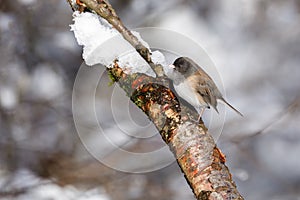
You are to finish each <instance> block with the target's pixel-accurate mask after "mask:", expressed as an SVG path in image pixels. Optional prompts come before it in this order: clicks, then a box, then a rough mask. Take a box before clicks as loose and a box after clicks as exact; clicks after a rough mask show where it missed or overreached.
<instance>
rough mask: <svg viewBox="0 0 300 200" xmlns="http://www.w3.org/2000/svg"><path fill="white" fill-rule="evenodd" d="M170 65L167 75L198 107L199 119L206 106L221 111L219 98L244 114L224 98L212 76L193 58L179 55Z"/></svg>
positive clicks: (196, 107) (184, 97)
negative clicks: (218, 107) (218, 105)
mask: <svg viewBox="0 0 300 200" xmlns="http://www.w3.org/2000/svg"><path fill="white" fill-rule="evenodd" d="M170 67H171V68H172V69H173V70H171V72H170V73H168V74H167V75H168V77H169V78H170V79H171V80H172V81H173V86H174V89H175V91H176V93H177V94H178V95H179V96H180V97H181V98H183V99H184V100H185V101H187V102H188V103H189V104H191V105H192V106H193V107H194V108H195V109H196V111H197V112H198V114H199V118H198V121H199V120H200V118H201V116H202V114H203V112H204V110H205V108H210V106H212V107H213V108H214V109H215V110H216V111H217V113H219V111H218V109H217V104H218V102H217V100H221V101H223V102H224V103H225V104H227V105H228V106H229V107H230V108H232V109H233V110H234V111H235V112H237V113H238V114H239V115H241V116H243V115H242V113H240V112H239V111H238V110H237V109H235V108H234V107H233V106H232V105H230V104H229V103H228V102H227V101H226V100H225V99H224V98H223V95H222V94H221V92H220V91H219V89H218V88H217V86H216V84H215V83H214V81H213V80H212V78H211V77H210V76H209V75H208V74H207V73H206V72H205V71H204V70H203V69H202V68H201V67H200V66H199V65H197V64H196V63H195V62H194V61H193V60H192V59H190V58H187V57H179V58H177V59H176V60H175V61H174V63H173V64H172V65H170Z"/></svg>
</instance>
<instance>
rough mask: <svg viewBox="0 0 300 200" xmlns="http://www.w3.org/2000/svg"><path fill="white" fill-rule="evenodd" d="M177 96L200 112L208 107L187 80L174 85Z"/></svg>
mask: <svg viewBox="0 0 300 200" xmlns="http://www.w3.org/2000/svg"><path fill="white" fill-rule="evenodd" d="M174 88H175V90H176V92H177V94H178V95H179V96H180V97H181V98H183V99H184V100H186V101H187V102H188V103H189V104H191V105H192V106H194V107H195V109H196V110H197V111H198V110H199V109H200V108H201V107H207V106H208V105H207V104H206V103H205V102H204V100H203V98H202V97H201V96H200V95H199V93H197V92H196V91H195V90H194V89H193V87H192V86H191V85H190V84H189V83H188V81H187V80H185V81H183V82H181V83H179V84H178V85H174Z"/></svg>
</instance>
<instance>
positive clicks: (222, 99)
mask: <svg viewBox="0 0 300 200" xmlns="http://www.w3.org/2000/svg"><path fill="white" fill-rule="evenodd" d="M220 100H221V101H223V102H224V103H225V104H227V105H228V106H229V107H230V108H231V109H232V110H234V111H235V112H236V113H237V114H239V115H241V116H242V117H244V115H243V114H242V113H241V112H240V111H238V110H237V109H235V108H234V107H233V106H232V105H230V104H229V103H228V102H227V101H226V100H225V99H224V98H223V97H221V98H220Z"/></svg>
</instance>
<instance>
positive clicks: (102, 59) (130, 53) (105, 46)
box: [70, 11, 155, 77]
mask: <svg viewBox="0 0 300 200" xmlns="http://www.w3.org/2000/svg"><path fill="white" fill-rule="evenodd" d="M73 21H74V24H72V25H70V26H71V31H73V32H74V35H75V37H76V40H77V42H78V44H79V45H82V46H83V54H82V57H83V59H84V60H85V62H86V64H87V65H89V66H92V65H95V64H103V65H106V66H109V65H110V64H112V62H113V61H114V60H115V59H117V60H118V62H119V63H118V64H119V66H120V67H121V68H123V69H124V71H125V73H136V72H139V73H144V74H147V75H149V76H153V77H155V73H154V72H153V71H152V69H151V68H150V66H149V65H148V63H147V62H146V61H145V60H144V59H143V58H142V57H141V56H140V55H139V54H138V53H137V52H136V50H135V48H134V47H133V46H131V45H130V44H129V43H128V42H127V41H126V40H125V39H123V37H122V36H121V34H120V33H119V32H118V31H117V30H116V29H114V28H113V27H112V26H111V25H110V24H109V23H108V22H107V21H106V20H105V19H103V18H101V17H99V16H98V15H96V14H94V13H90V12H83V13H79V12H78V11H76V12H74V14H73ZM133 34H134V35H135V36H136V37H137V38H138V39H139V40H140V41H141V42H142V44H143V45H145V46H146V47H147V48H149V45H148V44H147V43H146V42H145V41H143V40H142V39H141V36H140V34H139V33H138V32H135V31H133Z"/></svg>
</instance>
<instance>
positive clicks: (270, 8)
mask: <svg viewBox="0 0 300 200" xmlns="http://www.w3.org/2000/svg"><path fill="white" fill-rule="evenodd" d="M111 3H112V4H113V6H114V7H115V9H116V11H117V13H119V15H120V17H121V19H122V20H123V21H124V23H125V25H127V26H128V27H130V28H137V27H147V26H151V27H161V28H167V29H170V30H174V31H177V32H179V33H182V34H185V35H186V36H188V37H190V38H192V39H193V40H195V41H196V42H198V44H199V45H201V46H202V47H203V48H204V49H205V50H206V51H207V53H208V55H209V56H210V57H211V59H212V60H213V61H214V62H215V65H216V68H217V70H218V72H219V74H220V76H221V78H222V80H223V81H222V82H223V84H224V88H225V91H226V96H227V99H228V101H229V102H231V103H232V104H233V105H234V106H235V107H237V108H238V109H239V110H241V112H242V113H243V114H244V115H245V117H244V118H240V117H238V116H237V115H235V113H233V112H230V111H228V112H226V113H227V115H226V119H225V125H224V128H223V129H222V130H223V131H222V135H221V136H220V137H219V138H218V145H219V147H220V148H221V149H222V151H223V152H224V153H225V154H226V155H227V165H228V166H229V168H230V169H231V172H232V173H233V178H234V180H235V181H236V184H237V186H238V189H239V191H240V192H241V194H242V195H243V196H244V197H245V199H248V200H254V199H255V200H257V199H274V200H281V199H282V200H283V199H284V200H289V199H291V200H294V199H300V159H299V155H300V125H299V121H300V112H299V110H300V109H299V106H300V96H299V93H300V66H299V65H300V56H299V55H300V1H298V0H272V1H271V0H253V1H246V0H242V1H241V0H229V1H221V0H206V1H193V0H165V1H160V0H153V1H146V0H124V1H117V0H111ZM69 24H72V12H71V10H70V8H69V5H68V4H67V3H66V2H65V1H59V0H47V1H46V0H41V1H37V0H17V1H10V0H1V1H0V66H1V67H0V133H1V134H0V199H18V200H19V199H22V200H23V199H42V200H43V199H61V200H65V199H66V200H68V199H80V200H90V199H105V200H106V199H128V200H129V199H130V200H132V199H145V200H147V199H149V200H150V199H174V200H175V199H176V200H177V199H194V197H193V195H192V193H191V190H190V188H189V187H188V185H187V184H186V182H185V180H184V178H183V176H182V174H181V172H180V169H179V168H178V166H177V164H176V163H173V164H171V165H168V166H167V167H165V168H163V169H160V170H157V171H153V172H151V173H144V174H131V173H123V172H119V171H116V170H113V169H111V168H109V167H106V166H104V165H103V164H101V163H99V162H98V161H97V160H95V159H94V158H93V157H92V156H90V154H89V153H88V152H86V150H85V147H84V146H83V145H82V142H81V141H80V139H79V137H78V134H77V131H76V129H75V126H74V122H73V118H72V88H73V84H74V81H75V77H76V74H77V72H78V69H79V67H80V65H81V63H82V58H81V51H82V49H81V47H80V46H78V45H77V43H76V41H75V39H74V35H73V33H72V32H70V27H69ZM174 42H176V41H174ZM91 70H94V69H93V68H91ZM96 75H97V74H96ZM101 81H103V84H99V87H98V88H97V94H96V100H97V102H96V104H97V107H96V109H97V117H98V119H99V121H101V123H102V124H101V125H102V127H103V128H104V129H106V130H108V131H109V133H111V134H112V136H111V137H112V138H114V139H112V140H114V141H115V142H116V143H117V144H118V145H121V146H122V147H124V148H125V149H126V150H128V151H132V152H145V151H152V150H155V149H157V148H158V147H161V146H162V145H163V143H162V142H161V139H160V136H159V135H157V133H156V132H155V131H154V129H153V127H152V126H151V124H149V122H148V121H147V119H146V118H145V117H144V116H143V114H142V113H141V112H140V111H139V110H137V109H136V108H135V107H134V106H133V105H132V104H130V103H128V100H127V97H125V95H124V94H123V93H121V92H118V88H115V87H108V86H107V84H108V83H109V80H108V79H107V77H106V76H102V80H101ZM84 96H85V94H84V93H83V94H82V97H83V98H84ZM112 97H113V98H112ZM111 99H113V102H112V100H111ZM84 109H85V108H82V110H83V112H84ZM112 109H113V110H115V111H116V112H118V115H117V116H115V115H114V112H113V111H112ZM122 110H123V111H124V113H122ZM128 113H130V116H131V119H130V120H131V122H130V123H131V124H136V126H137V127H140V129H137V128H136V127H128V126H127V124H128V123H129V122H128ZM209 113H210V111H207V114H206V115H209ZM116 118H118V120H117V121H118V122H120V121H121V122H122V125H119V126H116V124H115V122H114V120H115V119H116ZM133 122H134V123H133ZM83 123H84V124H82V127H83V128H84V129H83V130H85V132H86V136H85V138H86V139H87V140H88V141H90V142H91V144H93V145H94V146H96V147H99V148H100V150H99V151H101V141H97V140H95V139H94V136H93V135H94V134H95V133H94V132H95V129H94V126H95V124H93V123H92V122H90V121H89V117H88V116H86V119H85V121H84V122H83ZM219 126H223V124H218V123H215V124H213V126H212V127H211V128H210V131H211V132H212V133H213V132H214V130H217V129H219ZM141 127H142V128H143V127H144V129H147V130H146V131H143V134H144V136H145V137H146V139H140V138H136V137H133V136H135V135H134V134H135V133H134V131H136V132H138V133H140V132H141V130H144V129H142V128H141ZM120 133H122V134H123V137H122V138H120V137H117V138H116V137H114V136H113V134H120ZM130 134H132V135H130ZM102 150H103V149H102ZM99 153H101V152H99ZM106 153H107V156H108V157H109V156H110V153H109V150H108V151H106ZM113 153H114V152H111V154H113ZM114 158H117V157H114ZM120 159H121V158H120ZM115 162H116V163H120V164H126V160H125V161H122V162H124V163H122V162H120V161H119V160H115ZM130 162H131V163H130V164H131V165H132V166H135V163H134V160H133V161H130ZM136 162H138V161H136ZM136 164H137V166H138V163H136Z"/></svg>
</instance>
